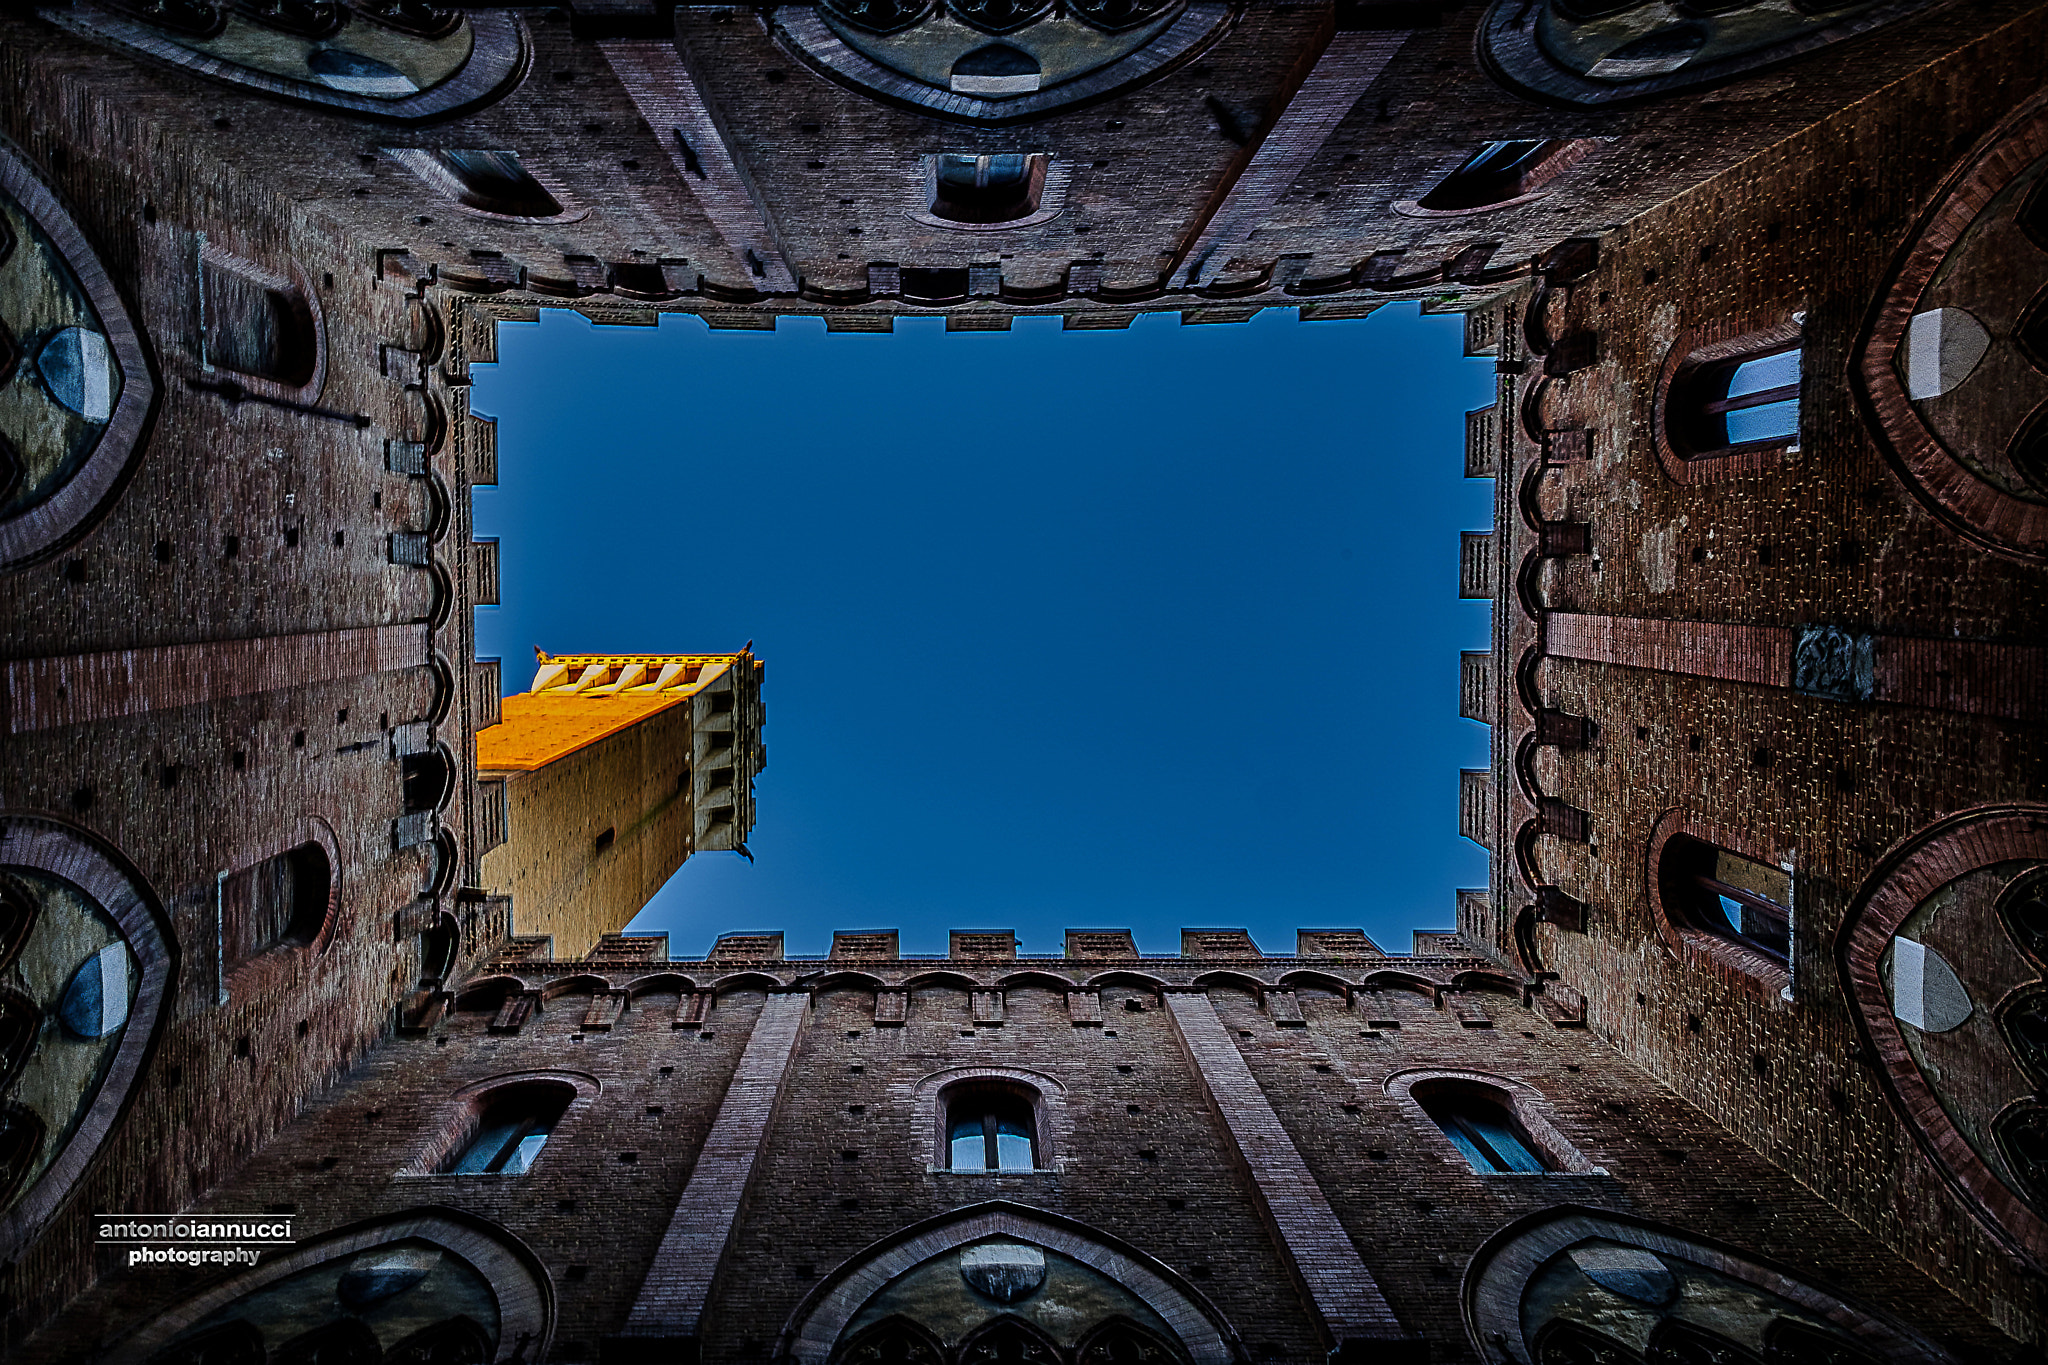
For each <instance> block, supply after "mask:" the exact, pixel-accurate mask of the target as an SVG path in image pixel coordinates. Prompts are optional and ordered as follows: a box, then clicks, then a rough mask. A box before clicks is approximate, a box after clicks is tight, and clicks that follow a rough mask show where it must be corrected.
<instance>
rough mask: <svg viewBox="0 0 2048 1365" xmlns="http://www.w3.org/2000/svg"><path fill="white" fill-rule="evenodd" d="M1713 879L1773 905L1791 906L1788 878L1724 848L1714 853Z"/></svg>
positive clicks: (1786, 875) (1766, 864) (1790, 887)
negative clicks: (1759, 897)
mask: <svg viewBox="0 0 2048 1365" xmlns="http://www.w3.org/2000/svg"><path fill="white" fill-rule="evenodd" d="M1714 878H1715V880H1717V881H1724V882H1726V883H1728V885H1730V886H1734V887H1739V888H1741V889H1742V890H1744V891H1747V892H1750V893H1751V894H1752V895H1756V896H1761V897H1762V898H1763V899H1765V900H1767V901H1770V902H1772V903H1774V904H1777V905H1790V904H1792V874H1791V873H1789V872H1787V871H1785V869H1784V868H1782V867H1772V866H1770V865H1769V864H1768V863H1760V862H1757V861H1755V860H1754V859H1752V858H1745V857H1743V856H1742V855H1741V854H1740V853H1730V852H1729V851H1728V850H1727V849H1725V848H1719V849H1715V850H1714Z"/></svg>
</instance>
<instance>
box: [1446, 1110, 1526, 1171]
mask: <svg viewBox="0 0 2048 1365" xmlns="http://www.w3.org/2000/svg"><path fill="white" fill-rule="evenodd" d="M1490 1107H1491V1106H1484V1107H1482V1106H1475V1107H1474V1109H1473V1111H1472V1112H1470V1113H1468V1114H1466V1115H1465V1122H1467V1123H1469V1124H1471V1125H1472V1127H1473V1129H1474V1130H1475V1131H1476V1132H1477V1133H1478V1134H1479V1136H1480V1137H1481V1138H1483V1139H1484V1140H1485V1142H1486V1145H1487V1146H1488V1147H1491V1148H1492V1149H1493V1154H1494V1157H1495V1158H1496V1160H1497V1161H1498V1163H1499V1165H1498V1169H1500V1170H1503V1171H1541V1170H1544V1169H1546V1167H1545V1166H1544V1165H1543V1162H1542V1161H1541V1160H1540V1159H1538V1157H1537V1155H1536V1154H1535V1153H1534V1152H1532V1151H1530V1150H1529V1147H1528V1144H1526V1143H1524V1142H1523V1141H1522V1139H1521V1138H1519V1137H1517V1136H1516V1135H1515V1131H1514V1129H1512V1128H1510V1127H1508V1124H1507V1115H1506V1114H1497V1113H1486V1112H1482V1109H1483V1108H1490Z"/></svg>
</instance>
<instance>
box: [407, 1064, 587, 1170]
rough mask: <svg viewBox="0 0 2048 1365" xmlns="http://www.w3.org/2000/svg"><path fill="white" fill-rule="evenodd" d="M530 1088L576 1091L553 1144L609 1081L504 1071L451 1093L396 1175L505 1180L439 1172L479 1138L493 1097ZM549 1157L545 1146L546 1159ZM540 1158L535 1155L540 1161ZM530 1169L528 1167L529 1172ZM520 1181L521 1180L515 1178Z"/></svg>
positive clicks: (578, 1074)
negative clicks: (443, 1165) (546, 1087)
mask: <svg viewBox="0 0 2048 1365" xmlns="http://www.w3.org/2000/svg"><path fill="white" fill-rule="evenodd" d="M526 1086H536V1087H538V1086H555V1087H561V1088H564V1089H568V1090H570V1091H572V1092H574V1093H572V1094H571V1095H570V1097H569V1101H568V1103H567V1104H565V1105H564V1106H563V1108H562V1116H561V1117H560V1118H559V1119H557V1120H556V1121H555V1125H554V1127H553V1128H552V1129H550V1130H549V1132H548V1141H549V1143H550V1144H553V1143H554V1141H555V1140H556V1139H557V1138H558V1137H559V1136H560V1135H561V1134H562V1133H563V1132H565V1131H566V1130H567V1129H568V1127H569V1125H570V1124H571V1122H573V1121H575V1120H577V1119H579V1118H580V1117H581V1116H582V1115H584V1114H586V1113H588V1112H589V1111H590V1109H591V1107H592V1106H593V1105H594V1104H595V1103H596V1101H597V1098H598V1096H599V1095H600V1094H601V1093H603V1090H604V1083H603V1082H602V1081H600V1080H598V1078H597V1077H595V1076H592V1075H590V1074H589V1073H588V1072H584V1071H569V1070H562V1069H556V1068H545V1069H536V1070H530V1071H505V1072H500V1073H499V1074H497V1075H495V1076H486V1077H485V1078H484V1079H482V1080H479V1081H472V1082H470V1083H469V1084H468V1085H465V1086H463V1087H462V1088H461V1089H459V1090H456V1091H454V1092H453V1093H452V1094H450V1095H449V1096H448V1098H447V1100H446V1101H445V1102H443V1103H442V1104H441V1105H440V1106H439V1107H438V1108H437V1109H436V1110H435V1111H434V1113H433V1114H432V1115H431V1116H430V1119H429V1122H428V1123H427V1125H426V1126H427V1129H428V1136H427V1137H426V1138H425V1139H423V1140H422V1141H421V1142H419V1143H418V1144H417V1145H416V1146H415V1147H414V1150H413V1154H412V1156H411V1157H410V1158H409V1159H408V1160H407V1161H406V1162H405V1164H404V1165H403V1166H401V1167H400V1168H399V1169H398V1171H397V1172H395V1174H396V1175H397V1176H399V1177H400V1178H403V1179H410V1180H463V1181H471V1180H478V1179H504V1178H505V1177H503V1176H496V1175H493V1176H478V1175H475V1174H471V1173H466V1172H465V1173H462V1174H457V1173H456V1172H454V1171H444V1170H441V1169H440V1166H441V1163H443V1162H444V1161H446V1160H447V1159H448V1158H449V1157H451V1156H453V1155H455V1154H456V1153H458V1152H460V1151H461V1150H462V1149H463V1148H464V1147H465V1146H467V1145H468V1143H469V1141H470V1140H471V1139H472V1138H474V1137H475V1136H476V1132H477V1128H478V1126H479V1125H480V1124H481V1123H482V1122H483V1116H484V1111H485V1110H486V1109H488V1108H489V1107H490V1105H491V1097H492V1096H493V1095H496V1094H497V1093H498V1092H500V1091H503V1090H510V1089H518V1088H522V1087H526ZM545 1155H546V1151H545V1148H544V1149H543V1151H542V1156H543V1157H544V1156H545ZM540 1159H541V1157H536V1158H535V1160H536V1161H539V1160H540ZM530 1170H531V1168H529V1172H530ZM511 1178H513V1179H517V1178H518V1177H516V1176H515V1177H511Z"/></svg>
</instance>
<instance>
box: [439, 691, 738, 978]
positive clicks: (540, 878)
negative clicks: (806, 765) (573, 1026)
mask: <svg viewBox="0 0 2048 1365" xmlns="http://www.w3.org/2000/svg"><path fill="white" fill-rule="evenodd" d="M503 714H504V719H503V720H502V721H501V722H500V723H499V724H497V725H494V726H492V727H490V728H489V729H487V730H484V731H481V732H480V733H479V734H478V735H477V793H478V809H479V812H480V823H481V825H482V826H483V828H484V830H485V836H484V837H485V840H486V844H487V848H486V851H485V853H484V854H483V858H482V861H481V864H480V874H481V877H482V881H483V887H484V890H485V891H486V892H487V893H488V894H490V895H493V896H510V897H511V899H512V929H513V932H514V933H515V934H517V935H519V936H520V937H522V938H535V937H547V938H551V939H552V940H553V947H554V952H555V954H556V955H557V956H580V955H582V954H584V953H587V952H589V951H590V949H591V947H592V946H593V945H594V944H595V943H596V942H597V940H598V938H599V937H600V936H601V935H604V934H613V933H617V932H618V931H619V930H621V929H623V928H625V926H626V924H627V923H628V922H629V921H630V920H631V919H632V918H633V916H634V915H636V914H638V913H639V912H640V909H641V907H642V906H644V905H646V904H647V901H648V899H649V898H650V897H652V896H653V895H654V893H655V892H656V891H658V890H660V889H661V886H662V884H663V883H664V882H666V881H667V880H668V879H669V878H670V877H671V876H673V875H674V874H675V871H676V869H677V868H679V867H681V866H682V865H683V862H684V860H685V859H687V858H688V857H689V856H690V855H691V854H692V853H707V852H737V853H741V854H746V852H747V845H746V840H747V835H748V833H749V831H751V830H752V828H753V824H754V777H755V774H757V773H758V772H760V770H761V768H762V766H763V765H764V763H765V762H766V757H767V751H766V749H765V748H764V747H763V745H762V743H761V726H762V723H763V719H764V717H763V711H762V706H761V664H760V661H759V660H757V659H755V658H754V657H753V655H752V654H750V653H747V652H745V651H742V652H740V653H737V654H565V655H556V656H549V655H546V654H542V655H541V656H540V664H539V668H538V669H537V670H536V671H535V673H534V677H533V684H532V686H531V687H530V688H529V689H528V690H527V691H525V692H521V693H518V694H516V695H514V696H509V697H506V698H505V699H504V713H503ZM747 856H751V855H747Z"/></svg>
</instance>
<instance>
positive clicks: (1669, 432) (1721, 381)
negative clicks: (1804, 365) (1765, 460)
mask: <svg viewBox="0 0 2048 1365" xmlns="http://www.w3.org/2000/svg"><path fill="white" fill-rule="evenodd" d="M1717 349H1718V348H1717ZM1664 430H1665V435H1666V437H1667V438H1668V439H1669V440H1670V442H1671V446H1672V449H1673V450H1674V451H1676V452H1677V453H1678V454H1679V456H1680V457H1681V458H1684V459H1699V458H1701V457H1711V456H1717V455H1727V454H1731V453H1734V452H1736V451H1742V450H1762V449H1768V448H1770V447H1774V446H1790V445H1794V444H1796V443H1797V442H1798V440H1799V343H1798V342H1797V341H1796V340H1794V341H1781V342H1777V343H1775V344H1767V345H1765V346H1760V347H1757V348H1754V349H1747V350H1738V351H1736V352H1735V353H1734V354H1732V355H1718V356H1712V357H1708V356H1703V355H1697V354H1696V355H1695V356H1694V357H1693V358H1691V359H1688V360H1687V361H1686V362H1685V363H1684V364H1682V365H1680V367H1679V370H1678V373H1677V375H1676V376H1675V377H1674V378H1673V380H1672V382H1671V391H1670V394H1669V397H1668V399H1667V401H1666V405H1665V409H1664Z"/></svg>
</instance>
